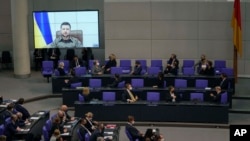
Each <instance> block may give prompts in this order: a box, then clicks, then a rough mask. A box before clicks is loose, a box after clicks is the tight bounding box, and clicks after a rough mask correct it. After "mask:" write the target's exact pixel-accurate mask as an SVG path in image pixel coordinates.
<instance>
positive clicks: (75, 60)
mask: <svg viewBox="0 0 250 141" xmlns="http://www.w3.org/2000/svg"><path fill="white" fill-rule="evenodd" d="M82 66H84V64H83V62H82V60H81V59H79V58H78V56H76V55H75V56H74V58H73V60H72V61H71V64H70V68H71V69H75V68H78V67H82Z"/></svg>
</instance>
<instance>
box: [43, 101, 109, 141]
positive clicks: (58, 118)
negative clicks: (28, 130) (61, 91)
mask: <svg viewBox="0 0 250 141" xmlns="http://www.w3.org/2000/svg"><path fill="white" fill-rule="evenodd" d="M67 109H68V108H67V106H66V105H62V106H61V108H60V110H59V111H58V113H57V114H55V115H53V116H52V117H51V119H49V120H48V121H47V122H46V125H45V127H44V128H45V131H44V132H47V133H43V136H44V138H45V140H46V141H47V140H50V141H56V140H59V141H63V140H64V139H63V137H62V136H61V135H62V134H63V133H67V132H71V131H69V130H71V128H68V127H66V126H65V125H67V123H68V122H72V121H74V120H76V118H75V117H71V116H70V115H69V114H68V113H67ZM78 121H79V120H78ZM78 127H79V128H78V129H77V130H74V132H77V135H78V137H79V139H80V141H97V140H98V141H104V133H103V131H104V124H102V123H98V122H97V121H94V120H93V114H92V113H91V112H88V113H86V114H85V116H84V117H82V118H81V119H80V126H78ZM43 130H44V129H43ZM85 138H86V139H85Z"/></svg>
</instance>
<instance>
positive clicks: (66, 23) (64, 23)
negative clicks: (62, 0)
mask: <svg viewBox="0 0 250 141" xmlns="http://www.w3.org/2000/svg"><path fill="white" fill-rule="evenodd" d="M63 25H68V26H69V27H70V28H71V25H70V23H69V22H63V23H62V24H61V28H62V26H63Z"/></svg>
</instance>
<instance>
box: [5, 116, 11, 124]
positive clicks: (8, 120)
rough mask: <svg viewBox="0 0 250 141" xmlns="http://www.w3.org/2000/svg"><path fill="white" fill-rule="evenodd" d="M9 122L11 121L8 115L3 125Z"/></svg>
mask: <svg viewBox="0 0 250 141" xmlns="http://www.w3.org/2000/svg"><path fill="white" fill-rule="evenodd" d="M10 122H11V117H8V118H6V119H5V125H7V124H8V123H10Z"/></svg>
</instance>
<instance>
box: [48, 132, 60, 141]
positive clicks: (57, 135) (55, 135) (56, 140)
mask: <svg viewBox="0 0 250 141" xmlns="http://www.w3.org/2000/svg"><path fill="white" fill-rule="evenodd" d="M50 141H63V139H62V137H61V133H60V131H59V130H58V129H56V130H55V131H54V133H53V135H52V136H51V138H50Z"/></svg>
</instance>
